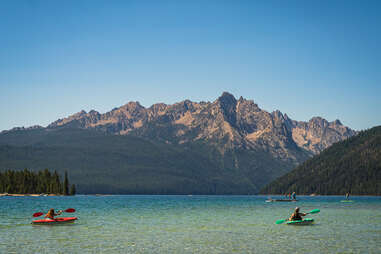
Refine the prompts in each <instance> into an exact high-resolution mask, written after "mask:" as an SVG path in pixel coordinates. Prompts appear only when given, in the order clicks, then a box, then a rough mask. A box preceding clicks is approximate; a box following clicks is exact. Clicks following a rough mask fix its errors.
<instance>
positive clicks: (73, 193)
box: [70, 184, 76, 196]
mask: <svg viewBox="0 0 381 254" xmlns="http://www.w3.org/2000/svg"><path fill="white" fill-rule="evenodd" d="M75 192H76V190H75V185H74V184H72V185H71V188H70V195H72V196H73V195H75Z"/></svg>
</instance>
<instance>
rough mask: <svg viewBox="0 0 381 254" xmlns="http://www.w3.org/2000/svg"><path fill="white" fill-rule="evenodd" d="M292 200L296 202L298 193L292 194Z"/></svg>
mask: <svg viewBox="0 0 381 254" xmlns="http://www.w3.org/2000/svg"><path fill="white" fill-rule="evenodd" d="M291 197H292V200H296V193H295V191H294V192H293V193H292V194H291Z"/></svg>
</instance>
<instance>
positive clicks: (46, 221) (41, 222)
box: [32, 217, 77, 225]
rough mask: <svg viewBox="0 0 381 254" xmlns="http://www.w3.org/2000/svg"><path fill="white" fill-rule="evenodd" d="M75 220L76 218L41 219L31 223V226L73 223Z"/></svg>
mask: <svg viewBox="0 0 381 254" xmlns="http://www.w3.org/2000/svg"><path fill="white" fill-rule="evenodd" d="M76 220H77V217H58V218H55V219H54V220H52V219H42V220H34V221H32V224H33V225H57V224H66V223H74V221H76Z"/></svg>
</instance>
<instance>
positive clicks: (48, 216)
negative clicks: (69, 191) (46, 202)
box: [45, 208, 62, 220]
mask: <svg viewBox="0 0 381 254" xmlns="http://www.w3.org/2000/svg"><path fill="white" fill-rule="evenodd" d="M61 213H62V210H60V211H58V213H55V212H54V209H53V208H51V209H50V210H49V212H48V213H47V214H46V215H45V218H49V219H52V220H54V216H57V215H61Z"/></svg>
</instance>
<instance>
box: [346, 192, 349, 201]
mask: <svg viewBox="0 0 381 254" xmlns="http://www.w3.org/2000/svg"><path fill="white" fill-rule="evenodd" d="M345 199H346V200H348V199H349V192H347V193H345Z"/></svg>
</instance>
